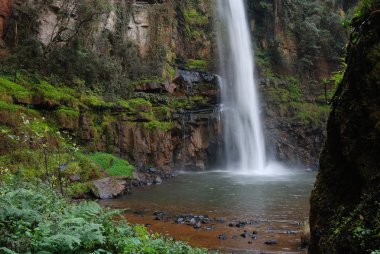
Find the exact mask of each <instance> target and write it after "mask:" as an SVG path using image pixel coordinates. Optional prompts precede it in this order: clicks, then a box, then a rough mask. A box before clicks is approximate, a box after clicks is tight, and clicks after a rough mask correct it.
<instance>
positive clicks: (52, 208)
mask: <svg viewBox="0 0 380 254" xmlns="http://www.w3.org/2000/svg"><path fill="white" fill-rule="evenodd" d="M0 207H1V208H2V209H0V235H1V237H0V246H2V248H1V249H0V251H1V252H2V253H184V254H186V253H194V254H196V253H199V254H201V253H208V252H207V251H206V250H203V249H195V248H192V247H190V246H189V245H187V244H185V243H182V242H176V241H173V240H172V239H167V238H163V237H162V236H160V235H158V234H150V233H148V230H147V229H146V228H145V227H143V226H133V225H129V224H128V223H127V222H126V221H125V219H123V217H122V216H119V215H120V214H121V211H119V210H107V209H102V208H101V207H100V206H99V205H98V204H97V203H95V202H81V203H79V204H71V203H69V202H68V201H66V200H65V199H63V198H62V197H60V196H58V195H57V194H56V193H55V192H53V191H52V190H51V189H50V188H49V187H48V186H46V185H45V184H43V183H41V182H37V183H36V184H31V183H25V182H19V181H11V182H10V183H5V182H1V183H0Z"/></svg>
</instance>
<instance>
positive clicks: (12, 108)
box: [0, 101, 24, 112]
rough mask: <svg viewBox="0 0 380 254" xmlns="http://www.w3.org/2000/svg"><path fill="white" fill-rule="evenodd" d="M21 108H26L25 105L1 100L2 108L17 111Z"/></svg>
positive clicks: (0, 106) (0, 107)
mask: <svg viewBox="0 0 380 254" xmlns="http://www.w3.org/2000/svg"><path fill="white" fill-rule="evenodd" d="M20 109H21V110H22V109H24V107H21V106H17V105H14V104H10V103H6V102H5V101H0V110H6V111H11V112H16V111H17V110H20Z"/></svg>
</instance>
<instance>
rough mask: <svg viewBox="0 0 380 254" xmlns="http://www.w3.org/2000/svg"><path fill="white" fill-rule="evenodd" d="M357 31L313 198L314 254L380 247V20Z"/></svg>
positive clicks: (360, 22) (364, 20)
mask: <svg viewBox="0 0 380 254" xmlns="http://www.w3.org/2000/svg"><path fill="white" fill-rule="evenodd" d="M375 2H377V4H379V3H378V1H375ZM353 26H354V29H355V31H354V33H353V34H352V36H351V43H350V45H349V53H348V56H347V58H346V62H347V64H348V66H347V70H346V73H345V75H344V78H343V81H342V82H341V84H340V86H339V88H338V91H337V94H336V95H335V98H334V101H333V110H332V112H331V114H330V117H329V121H328V127H327V141H326V144H325V146H324V148H323V151H322V154H321V158H320V172H319V174H318V178H317V182H316V185H315V189H314V190H313V193H312V197H311V213H310V226H311V245H310V252H309V253H311V254H319V253H358V254H359V253H370V252H371V250H372V251H374V250H377V249H379V246H380V241H379V238H378V233H379V227H380V216H379V212H378V211H379V201H380V193H379V186H380V160H379V151H380V105H379V102H380V89H379V88H380V15H379V13H378V11H376V12H374V13H371V11H370V10H366V12H364V15H363V16H362V17H360V18H358V19H356V20H355V19H354V21H353Z"/></svg>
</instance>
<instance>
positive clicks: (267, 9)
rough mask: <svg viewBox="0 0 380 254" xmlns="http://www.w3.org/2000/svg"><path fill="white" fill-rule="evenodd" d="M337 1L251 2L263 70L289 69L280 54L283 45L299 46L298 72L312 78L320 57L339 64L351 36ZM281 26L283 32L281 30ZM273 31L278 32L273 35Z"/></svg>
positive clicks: (255, 36)
mask: <svg viewBox="0 0 380 254" xmlns="http://www.w3.org/2000/svg"><path fill="white" fill-rule="evenodd" d="M336 4H337V3H336V1H328V2H320V1H301V0H287V1H284V3H283V4H279V3H277V2H273V1H265V0H262V1H249V2H248V10H249V13H250V15H249V16H250V17H252V22H251V24H252V32H253V33H254V38H255V43H256V47H257V48H258V49H259V50H258V54H257V56H258V63H259V66H260V67H262V68H263V66H264V70H266V69H276V68H278V69H279V70H281V68H288V66H286V65H285V63H287V58H286V56H282V55H281V52H283V50H282V48H284V47H285V48H288V47H294V48H296V50H297V55H298V58H299V59H300V61H299V62H298V63H297V72H298V74H300V75H301V76H305V74H306V75H308V76H310V77H311V78H312V76H311V74H312V73H313V71H314V68H315V67H316V66H315V64H316V63H317V62H318V59H319V58H320V57H321V56H323V57H325V58H326V59H328V60H329V62H331V63H333V64H338V63H339V57H340V56H341V55H342V54H343V53H344V47H345V43H346V42H347V40H348V36H347V32H346V29H347V28H344V27H343V26H342V25H341V23H342V22H343V21H344V20H345V18H346V15H345V13H344V12H343V10H335V9H337V8H336ZM341 5H344V4H341ZM278 29H281V31H282V32H281V33H278ZM272 33H275V34H276V35H275V36H274V37H273V34H272ZM289 43H290V45H289ZM293 44H295V45H294V46H293Z"/></svg>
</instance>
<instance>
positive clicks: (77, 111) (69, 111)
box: [56, 106, 80, 117]
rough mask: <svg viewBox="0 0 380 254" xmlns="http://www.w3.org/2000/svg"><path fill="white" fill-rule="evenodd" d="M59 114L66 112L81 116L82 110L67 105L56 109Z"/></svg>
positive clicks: (66, 113) (67, 114)
mask: <svg viewBox="0 0 380 254" xmlns="http://www.w3.org/2000/svg"><path fill="white" fill-rule="evenodd" d="M56 112H57V113H58V114H64V115H66V116H69V117H79V115H80V112H79V110H77V109H73V108H68V107H65V106H61V107H59V109H58V110H57V111H56Z"/></svg>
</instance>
